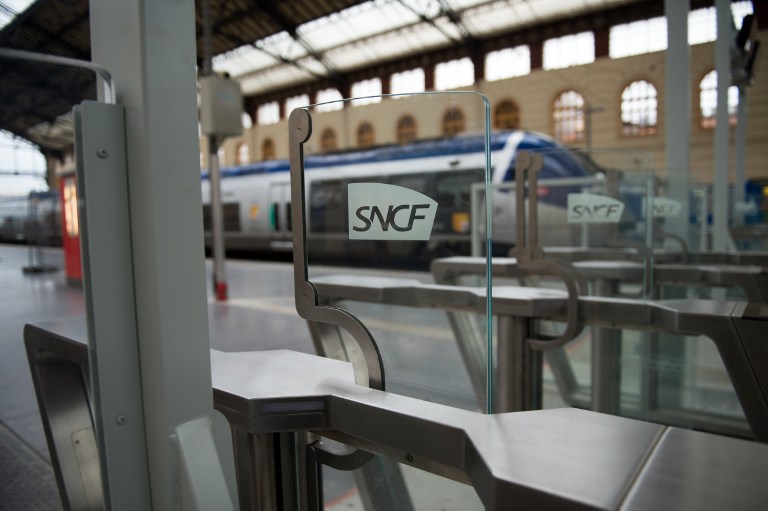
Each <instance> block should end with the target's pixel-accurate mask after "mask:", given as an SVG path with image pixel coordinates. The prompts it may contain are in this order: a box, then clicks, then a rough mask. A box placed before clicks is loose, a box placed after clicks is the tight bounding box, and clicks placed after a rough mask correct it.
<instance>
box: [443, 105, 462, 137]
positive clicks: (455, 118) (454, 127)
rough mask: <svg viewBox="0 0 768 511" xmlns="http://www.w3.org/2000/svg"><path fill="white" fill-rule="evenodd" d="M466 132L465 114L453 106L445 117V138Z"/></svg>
mask: <svg viewBox="0 0 768 511" xmlns="http://www.w3.org/2000/svg"><path fill="white" fill-rule="evenodd" d="M463 131H464V112H462V111H461V110H459V109H458V108H456V107H455V106H451V107H450V108H448V110H446V111H445V114H444V115H443V136H444V137H455V136H456V135H458V134H459V133H461V132H463Z"/></svg>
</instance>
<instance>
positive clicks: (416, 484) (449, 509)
mask: <svg viewBox="0 0 768 511" xmlns="http://www.w3.org/2000/svg"><path fill="white" fill-rule="evenodd" d="M398 472H399V473H400V474H402V475H394V474H398ZM393 480H394V481H393ZM393 482H394V484H395V485H397V486H399V487H400V488H398V490H399V491H393V488H392V486H393V484H392V483H393ZM403 489H404V491H403ZM323 500H324V504H325V509H326V511H342V510H343V511H348V510H363V509H382V510H384V509H386V510H392V511H403V510H411V509H413V510H420V509H440V510H444V511H472V510H477V511H480V510H482V509H485V508H484V507H483V503H482V502H481V501H480V498H479V497H478V496H477V493H476V492H475V490H474V488H472V487H471V486H469V485H466V484H462V483H459V482H456V481H452V480H450V479H446V478H444V477H440V476H438V475H435V474H430V473H429V472H424V471H423V470H419V469H417V468H414V467H412V466H409V465H406V464H401V463H394V462H392V461H391V460H388V459H387V458H383V457H381V456H376V457H374V459H373V460H371V461H370V462H368V465H367V466H366V467H364V468H361V469H357V470H353V471H350V472H342V471H339V470H335V469H332V468H330V467H323ZM366 504H367V505H366Z"/></svg>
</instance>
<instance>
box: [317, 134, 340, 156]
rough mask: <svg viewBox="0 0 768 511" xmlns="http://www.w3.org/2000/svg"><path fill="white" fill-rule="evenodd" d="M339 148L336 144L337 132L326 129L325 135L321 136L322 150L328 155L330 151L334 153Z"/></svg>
mask: <svg viewBox="0 0 768 511" xmlns="http://www.w3.org/2000/svg"><path fill="white" fill-rule="evenodd" d="M337 148H338V143H337V142H336V132H335V131H333V129H332V128H325V130H323V134H322V135H321V136H320V149H321V150H322V151H323V152H324V153H327V152H329V151H334V150H336V149H337Z"/></svg>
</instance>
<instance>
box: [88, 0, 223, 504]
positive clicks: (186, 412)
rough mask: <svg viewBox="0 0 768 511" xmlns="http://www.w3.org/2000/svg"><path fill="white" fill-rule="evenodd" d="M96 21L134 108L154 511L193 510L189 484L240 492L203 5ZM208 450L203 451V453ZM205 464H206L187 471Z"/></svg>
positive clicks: (139, 0)
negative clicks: (211, 235) (212, 245)
mask: <svg viewBox="0 0 768 511" xmlns="http://www.w3.org/2000/svg"><path fill="white" fill-rule="evenodd" d="M90 15H91V41H92V45H91V46H92V58H93V60H94V61H95V62H98V63H100V64H102V65H103V66H105V67H106V68H108V69H109V70H110V71H111V72H112V75H113V78H114V81H115V86H116V90H117V93H116V95H117V101H118V103H120V104H122V105H124V107H125V128H126V154H127V165H128V171H127V174H128V191H129V193H128V195H129V198H128V203H129V204H128V207H129V211H130V224H131V225H130V230H131V253H132V262H133V283H134V288H135V290H134V292H135V304H136V327H137V328H136V331H137V335H138V344H139V359H140V366H141V369H140V376H141V390H142V398H143V411H144V419H145V423H144V429H145V434H146V455H147V461H148V468H149V477H150V488H151V499H152V509H156V510H166V509H167V510H170V509H193V508H195V507H196V506H195V504H192V502H193V501H194V496H195V494H196V493H197V491H196V490H195V489H194V488H193V489H191V490H190V488H189V485H190V484H192V485H194V484H198V483H200V482H201V481H203V482H204V483H205V484H206V485H208V487H207V488H206V491H208V492H209V493H210V494H214V495H218V496H221V495H226V496H227V497H229V496H228V495H227V492H226V488H221V485H222V484H223V483H222V481H223V478H222V477H220V475H221V465H220V463H219V460H218V459H216V456H213V457H211V450H210V445H211V443H210V442H209V441H208V439H209V437H210V428H209V426H208V424H210V421H209V420H208V419H209V418H210V417H211V416H212V415H213V402H212V401H213V399H212V391H211V373H210V352H209V340H208V314H207V312H208V311H207V298H206V289H205V277H204V276H205V266H204V251H203V225H202V215H201V214H200V211H201V207H202V201H201V190H200V175H199V170H198V169H199V162H198V154H199V147H198V137H197V96H196V94H197V88H196V70H195V57H196V55H195V46H196V44H195V5H194V1H193V0H184V1H179V0H93V1H92V2H91V10H90ZM118 271H119V269H118ZM201 419H202V420H201ZM185 425H186V426H185ZM190 428H191V429H192V430H194V432H193V433H192V432H190ZM181 432H183V433H184V434H183V437H184V438H189V437H195V438H200V436H199V435H202V437H203V438H204V439H206V441H204V442H199V441H195V442H192V443H187V442H184V441H183V440H182V438H181V437H179V436H177V435H180V434H181ZM201 445H202V449H203V451H201V453H195V452H194V451H195V449H198V448H201V447H199V446H201ZM190 450H191V451H190ZM180 451H181V452H180ZM201 454H203V455H204V456H202V455H201ZM203 458H204V459H205V460H206V462H205V466H197V465H195V466H188V463H189V462H190V460H200V459H203ZM191 462H192V463H196V461H191ZM182 474H187V475H188V476H189V477H190V478H192V482H191V483H190V482H189V481H185V480H184V479H185V478H184V477H182ZM206 474H209V475H210V477H207V476H206ZM201 476H202V477H203V479H200V477H201ZM224 500H228V502H220V503H219V505H218V506H217V507H216V508H217V509H232V502H231V499H229V498H227V499H224ZM197 504H198V505H199V504H200V503H199V501H198V502H197Z"/></svg>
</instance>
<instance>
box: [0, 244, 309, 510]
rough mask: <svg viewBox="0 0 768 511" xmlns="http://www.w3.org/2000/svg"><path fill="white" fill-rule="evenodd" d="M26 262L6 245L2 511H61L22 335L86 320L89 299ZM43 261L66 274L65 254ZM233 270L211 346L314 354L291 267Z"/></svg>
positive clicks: (243, 265) (0, 348)
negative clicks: (45, 323) (57, 322)
mask: <svg viewBox="0 0 768 511" xmlns="http://www.w3.org/2000/svg"><path fill="white" fill-rule="evenodd" d="M28 256H29V253H28V250H27V248H26V247H24V246H17V245H0V290H2V293H3V298H2V300H1V301H0V303H1V304H2V306H0V510H1V511H5V510H9V511H11V510H13V511H16V510H27V509H29V510H58V509H61V505H60V503H59V497H58V492H57V489H56V482H55V479H54V476H53V472H52V470H51V465H50V456H49V454H48V448H47V446H46V443H45V435H44V433H43V428H42V424H41V421H40V414H39V412H38V407H37V402H36V399H35V393H34V388H33V384H32V380H31V377H30V372H29V366H28V363H27V358H26V353H25V351H24V345H23V340H22V329H23V327H24V325H25V324H26V323H30V322H37V321H42V320H49V319H55V318H64V317H69V316H81V315H83V314H84V298H83V293H82V291H81V290H80V289H77V288H73V287H71V286H68V285H67V283H66V278H65V275H64V272H63V271H61V270H59V271H55V272H51V273H24V272H23V271H22V269H23V268H24V267H25V266H29V259H28ZM43 256H44V263H45V264H51V265H53V266H57V267H58V268H62V263H63V261H62V253H61V251H60V250H58V249H46V250H45V251H44V252H43ZM35 262H37V261H35ZM206 267H207V268H210V264H207V266H206ZM257 267H258V269H256V268H257ZM227 269H228V271H229V278H230V295H231V298H232V299H231V302H230V303H229V304H227V305H219V304H216V303H214V302H213V301H212V300H211V301H210V302H211V304H210V307H209V324H210V330H211V332H212V335H211V339H212V343H211V347H213V348H217V349H220V350H223V351H242V350H262V349H276V348H283V349H292V350H297V351H302V352H306V353H314V351H315V350H314V348H313V345H312V342H311V339H310V336H309V333H308V330H307V327H306V324H305V323H304V321H303V320H301V319H300V318H299V317H298V316H297V315H296V312H295V309H294V308H293V304H292V301H291V300H292V296H293V294H292V283H293V280H292V273H291V270H290V265H289V264H286V263H277V262H275V263H270V262H265V263H254V262H237V261H235V262H231V263H230V264H228V267H227ZM200 278H208V277H207V276H206V275H201V276H200Z"/></svg>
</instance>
